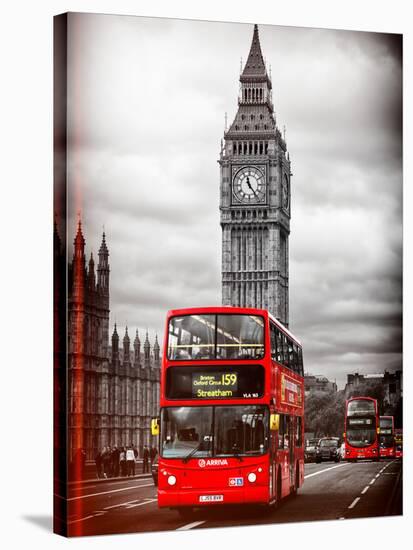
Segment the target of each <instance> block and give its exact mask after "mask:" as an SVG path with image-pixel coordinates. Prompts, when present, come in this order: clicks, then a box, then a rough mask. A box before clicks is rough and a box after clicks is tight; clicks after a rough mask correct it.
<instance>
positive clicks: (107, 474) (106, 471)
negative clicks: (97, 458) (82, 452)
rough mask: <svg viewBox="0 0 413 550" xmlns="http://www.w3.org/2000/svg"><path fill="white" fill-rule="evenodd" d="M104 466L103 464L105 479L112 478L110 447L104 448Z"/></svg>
mask: <svg viewBox="0 0 413 550" xmlns="http://www.w3.org/2000/svg"><path fill="white" fill-rule="evenodd" d="M102 464H103V477H105V478H108V477H110V449H109V447H104V448H103V453H102Z"/></svg>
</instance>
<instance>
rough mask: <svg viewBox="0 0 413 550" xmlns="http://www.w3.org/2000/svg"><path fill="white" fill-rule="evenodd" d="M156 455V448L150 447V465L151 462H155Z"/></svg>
mask: <svg viewBox="0 0 413 550" xmlns="http://www.w3.org/2000/svg"><path fill="white" fill-rule="evenodd" d="M157 454H158V451H157V450H156V447H151V451H150V457H151V465H152V464H153V461H154V460H155V458H156V455H157Z"/></svg>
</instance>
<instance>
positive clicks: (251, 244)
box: [219, 25, 291, 326]
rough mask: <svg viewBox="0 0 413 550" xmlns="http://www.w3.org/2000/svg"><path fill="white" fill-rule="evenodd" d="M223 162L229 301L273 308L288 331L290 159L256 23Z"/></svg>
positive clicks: (225, 270) (224, 247)
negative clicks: (276, 110)
mask: <svg viewBox="0 0 413 550" xmlns="http://www.w3.org/2000/svg"><path fill="white" fill-rule="evenodd" d="M219 164H220V167H221V169H220V173H221V187H220V211H221V227H222V303H223V305H233V306H246V307H248V306H249V307H258V308H264V309H268V310H269V311H270V313H272V314H273V315H274V316H275V317H276V318H277V319H279V320H280V321H281V322H282V323H283V324H285V325H286V326H288V236H289V233H290V176H291V171H290V160H289V155H288V153H287V146H286V143H285V140H284V139H283V137H282V136H281V132H280V131H279V129H278V128H277V125H276V120H275V115H274V108H273V104H272V84H271V79H270V78H269V76H268V74H267V70H266V67H265V63H264V59H263V56H262V52H261V45H260V39H259V35H258V27H257V25H255V26H254V33H253V37H252V44H251V49H250V52H249V55H248V59H247V62H246V64H245V66H244V69H243V71H242V74H241V76H240V94H239V97H238V112H237V114H236V116H235V119H234V121H233V123H232V124H231V126H230V128H229V129H228V131H226V132H225V135H224V142H223V145H222V147H221V155H220V159H219Z"/></svg>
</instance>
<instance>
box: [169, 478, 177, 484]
mask: <svg viewBox="0 0 413 550" xmlns="http://www.w3.org/2000/svg"><path fill="white" fill-rule="evenodd" d="M168 483H169V485H175V483H176V477H175V476H169V477H168Z"/></svg>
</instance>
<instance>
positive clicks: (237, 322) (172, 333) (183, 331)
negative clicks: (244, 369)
mask: <svg viewBox="0 0 413 550" xmlns="http://www.w3.org/2000/svg"><path fill="white" fill-rule="evenodd" d="M263 357H264V319H263V318H262V317H260V316H257V315H242V314H236V315H229V314H225V315H203V314H199V315H182V316H179V317H172V319H170V321H169V327H168V359H170V360H180V361H182V360H184V361H185V360H188V359H189V360H190V359H262V358H263Z"/></svg>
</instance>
